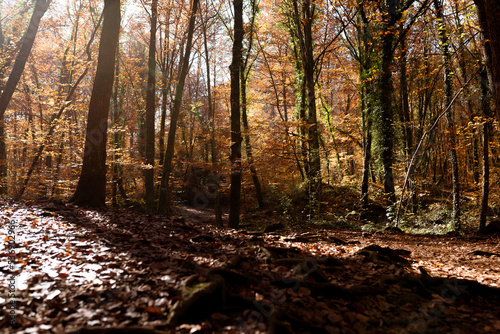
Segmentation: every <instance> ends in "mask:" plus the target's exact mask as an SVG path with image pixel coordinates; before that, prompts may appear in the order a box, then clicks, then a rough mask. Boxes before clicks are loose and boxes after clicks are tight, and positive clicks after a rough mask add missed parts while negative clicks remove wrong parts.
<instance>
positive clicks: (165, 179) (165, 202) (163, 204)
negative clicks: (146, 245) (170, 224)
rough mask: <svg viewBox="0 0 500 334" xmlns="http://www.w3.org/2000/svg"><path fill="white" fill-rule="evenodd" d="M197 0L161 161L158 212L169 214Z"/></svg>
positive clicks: (190, 23)
mask: <svg viewBox="0 0 500 334" xmlns="http://www.w3.org/2000/svg"><path fill="white" fill-rule="evenodd" d="M198 3H199V0H193V3H192V7H191V17H190V19H189V26H188V37H187V42H186V48H185V53H184V56H183V58H182V67H181V70H180V73H179V78H178V81H177V87H176V89H175V97H174V107H173V109H172V113H171V115H170V129H169V132H168V139H167V149H166V150H165V158H164V161H163V171H162V178H161V185H160V196H159V199H158V213H161V214H170V213H171V210H172V208H171V197H172V194H171V189H170V174H171V173H172V160H173V158H174V152H175V151H174V148H175V133H176V131H177V121H178V120H179V113H180V111H181V106H182V96H183V93H184V84H185V82H186V76H187V74H188V71H189V59H190V55H191V48H192V44H193V34H194V28H195V21H196V11H197V9H198Z"/></svg>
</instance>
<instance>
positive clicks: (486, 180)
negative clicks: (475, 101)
mask: <svg viewBox="0 0 500 334" xmlns="http://www.w3.org/2000/svg"><path fill="white" fill-rule="evenodd" d="M480 76H481V109H482V110H483V116H484V118H485V122H484V124H483V152H482V153H483V183H482V186H481V204H480V207H479V231H481V232H482V231H484V229H485V227H486V216H487V214H488V197H489V193H490V156H489V147H490V143H489V142H490V129H491V125H490V119H489V118H490V101H489V100H490V99H489V87H488V77H487V74H486V72H485V71H483V72H481V73H480Z"/></svg>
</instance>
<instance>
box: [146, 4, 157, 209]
mask: <svg viewBox="0 0 500 334" xmlns="http://www.w3.org/2000/svg"><path fill="white" fill-rule="evenodd" d="M157 13H158V0H153V1H152V2H151V29H150V35H149V55H148V86H147V90H146V165H147V167H146V169H145V170H144V184H145V188H146V212H148V213H150V214H151V213H153V211H154V205H155V187H154V174H155V173H154V165H155V116H156V22H157Z"/></svg>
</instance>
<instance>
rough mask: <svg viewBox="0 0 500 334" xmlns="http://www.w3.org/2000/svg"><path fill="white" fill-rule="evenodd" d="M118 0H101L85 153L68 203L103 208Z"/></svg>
mask: <svg viewBox="0 0 500 334" xmlns="http://www.w3.org/2000/svg"><path fill="white" fill-rule="evenodd" d="M120 16H121V15H120V0H104V10H103V17H104V19H103V25H102V32H101V41H100V42H99V57H98V60H97V70H96V74H95V79H94V86H93V88H92V95H91V97H90V103H89V114H88V118H87V131H86V136H85V149H84V155H83V165H82V171H81V174H80V179H79V181H78V185H77V187H76V190H75V193H74V194H73V197H72V198H71V200H70V201H71V202H73V203H75V204H80V205H89V206H97V207H103V206H106V144H107V133H108V114H109V106H110V99H111V94H112V91H113V81H114V73H115V56H116V48H117V45H118V37H119V32H120V20H121V17H120Z"/></svg>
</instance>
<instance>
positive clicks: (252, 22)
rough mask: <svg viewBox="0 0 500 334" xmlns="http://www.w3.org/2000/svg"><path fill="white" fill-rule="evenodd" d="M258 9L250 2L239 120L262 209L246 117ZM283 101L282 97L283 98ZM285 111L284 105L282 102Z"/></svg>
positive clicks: (241, 76)
mask: <svg viewBox="0 0 500 334" xmlns="http://www.w3.org/2000/svg"><path fill="white" fill-rule="evenodd" d="M257 10H258V7H257V4H256V2H255V0H253V1H252V16H251V20H250V32H249V37H248V48H247V50H246V57H245V60H244V61H243V63H242V66H241V72H240V79H241V85H240V87H241V120H242V122H243V129H244V130H245V151H246V154H247V160H248V165H249V168H250V175H251V176H252V181H253V184H254V187H255V193H256V197H257V203H258V206H259V208H263V207H264V196H263V195H262V187H261V185H260V180H259V176H258V175H257V168H255V164H254V159H253V149H252V143H251V141H250V125H249V124H248V115H247V80H248V77H249V73H250V70H251V68H252V65H251V64H250V65H249V60H250V53H251V51H252V46H253V35H254V27H255V16H256V13H257ZM283 99H284V97H283ZM283 103H284V105H285V110H286V103H285V102H283ZM286 119H287V116H286V111H285V121H286Z"/></svg>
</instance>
